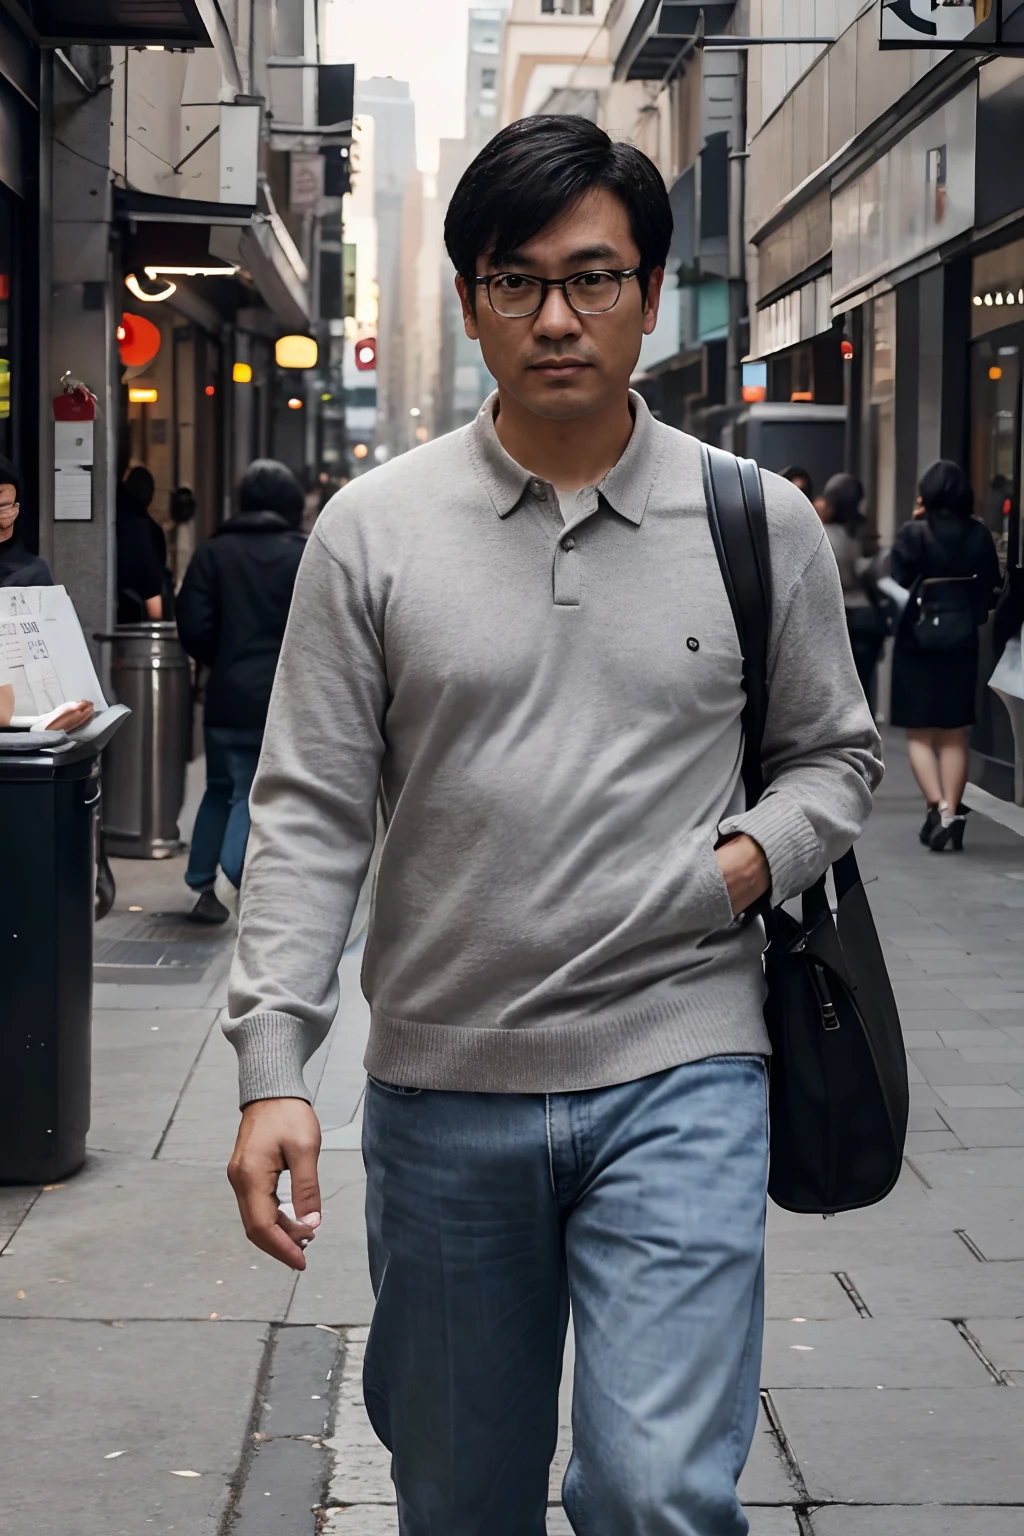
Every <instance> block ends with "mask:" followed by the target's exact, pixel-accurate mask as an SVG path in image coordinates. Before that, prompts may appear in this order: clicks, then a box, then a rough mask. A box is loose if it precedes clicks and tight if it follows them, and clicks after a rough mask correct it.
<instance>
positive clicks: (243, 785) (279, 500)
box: [177, 459, 306, 922]
mask: <svg viewBox="0 0 1024 1536" xmlns="http://www.w3.org/2000/svg"><path fill="white" fill-rule="evenodd" d="M239 505H240V507H241V511H240V513H239V515H238V516H237V517H233V518H231V519H230V521H228V522H226V523H225V524H224V525H223V527H221V528H219V529H218V530H217V532H216V533H215V534H214V536H213V537H212V538H211V539H208V540H207V541H206V543H205V544H202V545H200V547H199V549H197V550H196V553H195V554H194V555H193V557H192V560H191V562H190V564H189V568H188V571H187V572H186V574H185V580H184V581H183V582H182V585H181V591H180V592H179V593H178V600H177V621H178V633H179V634H180V636H181V643H182V645H183V646H184V647H185V649H186V651H188V653H189V655H190V656H192V657H194V658H195V660H196V661H198V662H200V663H201V664H202V665H203V666H205V667H209V669H210V672H209V677H208V679H207V683H206V697H205V716H204V735H205V744H206V793H205V794H204V796H203V801H202V804H201V805H200V807H199V813H198V815H197V817H196V824H195V830H194V832H193V835H192V847H191V851H190V853H189V862H188V870H187V872H186V875H185V880H186V882H187V884H188V885H189V886H190V888H191V889H192V890H194V891H197V892H198V893H199V899H198V901H197V902H196V905H195V908H194V910H193V913H192V916H193V918H194V919H195V920H196V921H197V922H223V921H225V919H226V918H227V915H228V911H229V910H231V908H232V907H233V906H234V904H235V902H236V900H237V893H238V888H239V886H240V885H241V882H242V866H243V863H244V860H245V845H246V841H247V839H248V836H249V803H248V802H249V789H250V786H251V784H252V780H253V776H254V775H255V772H256V764H257V762H258V760H259V751H260V745H261V743H262V740H263V729H264V726H265V725H266V720H267V709H268V707H269V704H270V692H271V689H272V687H273V684H274V673H275V671H276V670H277V658H278V655H279V654H280V650H281V642H282V640H283V639H284V630H285V624H286V623H287V621H288V609H289V607H290V606H291V600H292V590H293V588H294V586H295V577H296V575H297V573H298V569H299V561H300V560H301V558H302V551H303V548H304V547H305V543H306V537H305V535H304V534H303V533H301V532H300V530H299V524H300V522H301V520H302V512H303V506H304V497H303V494H302V487H301V486H300V485H299V482H298V481H297V480H296V478H295V476H294V475H293V474H292V472H291V470H290V469H288V468H286V466H285V465H284V464H279V463H277V462H276V461H275V460H273V459H256V460H255V461H254V462H253V463H252V464H251V465H250V466H249V469H248V470H247V472H246V475H245V478H244V479H243V481H242V485H241V491H240V495H239ZM218 866H219V869H220V872H219V874H218ZM215 887H216V890H215Z"/></svg>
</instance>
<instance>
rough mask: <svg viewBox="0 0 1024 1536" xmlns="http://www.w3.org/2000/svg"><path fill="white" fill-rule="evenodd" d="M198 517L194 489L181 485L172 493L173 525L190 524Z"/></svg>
mask: <svg viewBox="0 0 1024 1536" xmlns="http://www.w3.org/2000/svg"><path fill="white" fill-rule="evenodd" d="M195 515H196V498H195V495H194V493H193V491H192V488H191V487H190V486H187V485H179V486H176V487H175V488H174V490H173V491H172V492H171V521H172V523H178V524H179V525H180V524H181V523H190V522H191V521H192V519H193V518H194V517H195Z"/></svg>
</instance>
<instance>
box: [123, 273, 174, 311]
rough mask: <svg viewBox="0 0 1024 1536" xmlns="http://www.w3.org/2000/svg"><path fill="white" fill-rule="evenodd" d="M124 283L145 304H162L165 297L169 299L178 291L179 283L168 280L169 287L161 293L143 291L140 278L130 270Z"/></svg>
mask: <svg viewBox="0 0 1024 1536" xmlns="http://www.w3.org/2000/svg"><path fill="white" fill-rule="evenodd" d="M124 285H125V287H126V288H127V289H128V292H129V293H130V294H133V295H134V296H135V298H137V299H141V300H142V302H143V304H162V303H163V301H164V299H169V298H170V296H171V294H172V293H177V291H178V285H177V283H172V282H168V284H167V287H166V288H164V289H163V291H162V292H161V293H143V291H142V289H141V288H140V286H139V280H138V278H137V277H136V276H135V273H134V272H129V273H128V276H127V277H126V278H125V280H124Z"/></svg>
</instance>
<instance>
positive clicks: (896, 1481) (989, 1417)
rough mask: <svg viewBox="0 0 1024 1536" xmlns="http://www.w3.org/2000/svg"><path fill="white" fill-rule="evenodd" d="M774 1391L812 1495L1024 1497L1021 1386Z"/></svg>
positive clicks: (901, 1499)
mask: <svg viewBox="0 0 1024 1536" xmlns="http://www.w3.org/2000/svg"><path fill="white" fill-rule="evenodd" d="M772 1397H773V1400H774V1401H775V1404H776V1407H777V1409H778V1411H779V1415H780V1417H781V1420H782V1423H783V1426H784V1428H785V1431H786V1434H787V1437H788V1439H789V1442H790V1444H791V1445H792V1447H793V1449H794V1451H795V1453H796V1456H797V1458H798V1460H799V1463H800V1468H801V1471H802V1472H803V1476H804V1481H805V1483H806V1485H807V1489H808V1492H809V1494H810V1496H811V1498H812V1499H813V1500H815V1501H817V1500H819V1499H821V1500H823V1501H828V1502H836V1501H843V1502H846V1501H849V1502H854V1503H870V1504H893V1503H901V1504H923V1503H929V1504H980V1503H994V1502H1000V1503H1008V1504H1014V1503H1016V1504H1024V1457H1022V1456H1021V1454H1020V1447H1021V1445H1022V1444H1024V1394H1022V1393H1020V1392H1017V1391H1014V1390H1012V1389H1010V1388H1004V1387H998V1386H996V1385H995V1384H992V1385H991V1386H988V1387H959V1388H944V1389H943V1388H938V1389H926V1388H916V1387H915V1388H910V1389H907V1390H903V1391H886V1392H878V1391H876V1390H869V1391H856V1390H855V1391H831V1390H823V1391H818V1392H800V1391H780V1392H778V1393H774V1392H773V1393H772ZM895 1531H898V1532H899V1533H900V1536H902V1527H901V1526H897V1527H896V1528H895ZM894 1536H895V1532H894Z"/></svg>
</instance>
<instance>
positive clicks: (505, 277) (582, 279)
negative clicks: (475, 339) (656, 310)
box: [474, 267, 640, 320]
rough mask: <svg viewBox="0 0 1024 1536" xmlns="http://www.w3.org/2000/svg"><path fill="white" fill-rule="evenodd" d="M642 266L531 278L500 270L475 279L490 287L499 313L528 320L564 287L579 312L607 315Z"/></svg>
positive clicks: (566, 296) (489, 291) (567, 298)
mask: <svg viewBox="0 0 1024 1536" xmlns="http://www.w3.org/2000/svg"><path fill="white" fill-rule="evenodd" d="M639 271H640V268H639V267H627V268H625V270H624V271H621V272H605V271H602V272H573V273H572V274H571V275H570V276H569V277H529V276H527V274H526V273H525V272H496V273H493V274H492V275H491V276H489V277H478V278H476V279H475V280H474V281H475V282H476V284H477V285H478V286H479V285H480V284H483V286H484V287H485V288H486V289H487V298H488V301H489V302H490V306H491V308H492V309H493V310H494V313H495V314H496V315H501V316H502V318H503V319H505V320H525V319H527V318H528V316H530V315H535V314H536V313H537V311H538V310H539V309H541V308H543V306H544V302H545V300H546V299H547V296H548V289H549V288H561V290H562V294H563V296H564V298H565V302H566V303H567V304H568V305H569V307H570V308H571V309H574V310H575V311H576V313H577V314H578V315H606V314H607V313H608V311H609V310H610V309H614V308H615V306H616V304H617V303H618V302H619V294H620V293H621V292H622V285H623V283H624V282H625V281H626V279H627V278H630V277H636V275H637V274H638V272H639Z"/></svg>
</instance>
